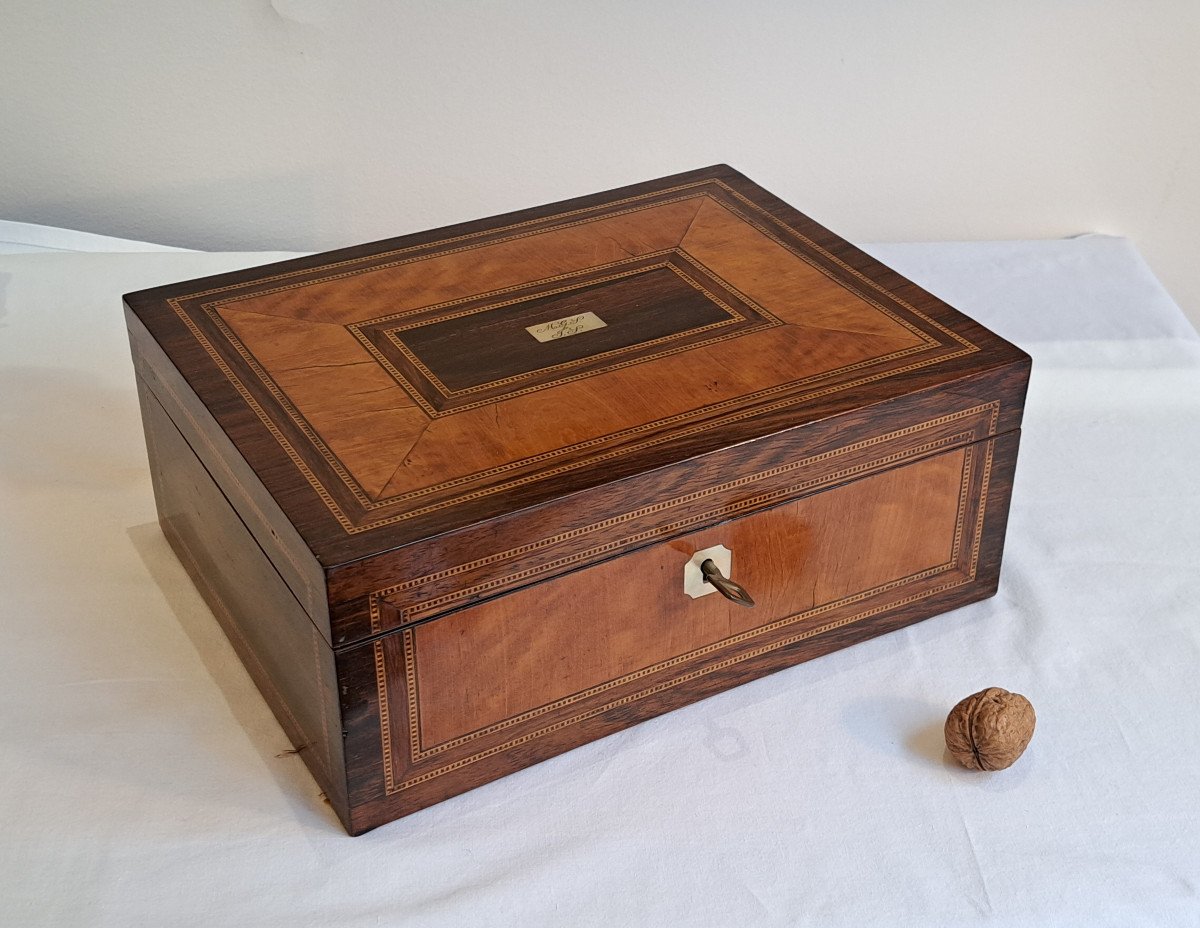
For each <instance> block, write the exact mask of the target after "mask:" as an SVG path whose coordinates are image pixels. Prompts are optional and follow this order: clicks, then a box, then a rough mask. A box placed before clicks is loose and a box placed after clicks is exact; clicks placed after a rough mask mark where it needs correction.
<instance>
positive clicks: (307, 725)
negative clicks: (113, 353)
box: [138, 378, 349, 822]
mask: <svg viewBox="0 0 1200 928" xmlns="http://www.w3.org/2000/svg"><path fill="white" fill-rule="evenodd" d="M138 391H139V394H140V398H141V404H142V421H143V424H144V426H145V432H146V445H147V449H148V451H149V456H150V471H151V475H152V478H153V482H154V495H155V501H156V503H157V506H158V513H159V522H160V525H161V526H162V530H163V534H164V535H165V536H166V537H167V540H168V541H169V542H170V544H171V547H172V548H173V549H174V550H175V552H176V554H177V555H178V556H179V559H180V560H181V561H182V562H183V565H184V567H185V568H186V569H187V571H188V574H189V575H190V576H191V578H192V580H193V582H194V583H195V584H196V587H197V589H198V590H199V591H200V593H201V594H202V595H203V597H204V599H205V601H206V602H207V603H208V605H209V606H210V607H211V608H212V610H213V612H214V614H215V615H216V617H217V620H218V621H219V622H220V624H221V627H222V628H223V629H224V631H225V633H226V635H227V636H228V637H229V640H230V642H231V644H232V645H233V648H234V650H235V651H236V652H237V654H238V656H239V657H240V658H241V660H242V663H243V664H244V665H245V667H246V669H247V671H248V672H249V674H250V676H251V678H252V679H253V680H254V682H255V684H256V685H257V686H258V688H259V691H260V692H261V693H262V695H263V698H264V699H265V700H266V701H267V704H268V705H269V706H270V707H271V711H272V712H274V714H275V717H276V718H277V719H278V720H279V724H280V725H281V726H282V727H283V730H284V731H285V732H286V734H287V736H288V738H289V739H290V740H291V742H292V744H293V746H294V747H295V748H296V749H297V750H298V751H299V752H300V756H301V757H302V758H303V759H304V762H305V764H307V766H308V768H309V770H310V771H311V772H312V775H313V777H314V778H315V779H316V781H317V783H318V784H319V785H320V786H321V788H322V789H323V790H324V791H325V795H326V797H328V799H329V801H330V803H331V804H332V806H333V808H334V809H335V811H336V812H337V814H338V816H339V817H340V818H341V819H342V821H343V822H348V821H349V819H348V804H347V794H346V778H345V764H344V760H343V745H342V736H341V732H342V726H341V716H340V711H339V703H338V697H337V682H336V678H335V675H334V674H335V668H334V659H333V652H332V650H331V648H330V647H329V645H328V643H327V642H326V641H325V640H324V639H323V638H322V637H321V636H320V635H319V634H318V633H317V630H316V628H315V627H314V625H313V623H312V622H311V620H310V619H309V617H308V614H307V613H306V612H305V610H304V608H303V607H302V606H301V605H300V603H299V602H298V601H297V599H296V597H295V596H294V595H293V593H292V591H291V590H290V589H289V588H288V586H287V584H286V583H284V581H283V580H282V578H281V577H280V575H279V573H278V572H277V571H276V570H275V568H274V567H273V566H272V564H271V562H270V560H268V558H267V557H266V555H265V554H263V552H262V549H261V548H260V547H259V546H258V544H257V543H256V542H255V540H254V538H253V537H252V536H251V535H250V533H249V532H248V531H247V530H246V527H245V525H244V524H243V522H242V521H241V519H239V517H238V515H237V513H235V512H234V510H233V508H232V507H231V506H230V505H229V501H228V500H227V499H226V498H225V496H224V495H223V494H222V493H221V490H220V489H219V488H218V487H217V486H216V484H215V483H214V482H213V480H212V478H211V476H210V475H209V473H208V471H207V470H206V469H205V468H204V466H203V464H202V463H201V462H200V460H199V459H198V458H197V457H196V455H195V454H194V453H193V452H192V450H191V448H190V447H189V446H188V444H187V442H186V441H185V440H184V439H183V436H182V435H181V434H180V432H179V430H178V429H176V427H175V425H174V423H173V422H172V421H171V419H170V417H169V416H168V415H167V413H166V411H165V410H164V409H163V407H162V405H161V404H160V403H159V402H158V400H157V399H156V398H155V397H154V395H153V394H152V393H151V391H150V389H149V387H147V386H146V384H145V383H144V382H143V381H142V380H141V379H140V378H139V380H138Z"/></svg>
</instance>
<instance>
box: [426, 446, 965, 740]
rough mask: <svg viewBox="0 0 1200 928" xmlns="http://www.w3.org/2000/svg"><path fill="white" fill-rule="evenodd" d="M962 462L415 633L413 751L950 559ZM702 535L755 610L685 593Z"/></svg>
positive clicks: (947, 458) (888, 477)
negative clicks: (686, 572)
mask: <svg viewBox="0 0 1200 928" xmlns="http://www.w3.org/2000/svg"><path fill="white" fill-rule="evenodd" d="M965 461H966V451H965V450H963V449H959V450H957V451H953V452H950V453H948V454H942V455H938V456H936V457H933V458H929V459H926V460H924V461H920V462H917V463H914V464H910V465H909V466H907V467H902V468H897V469H895V470H892V471H886V472H884V473H881V474H877V475H875V476H873V477H868V478H866V479H864V480H860V481H857V482H855V483H851V484H848V485H845V486H842V487H839V488H836V489H833V490H829V491H828V492H825V493H818V494H816V495H815V496H812V497H809V498H806V499H801V500H798V501H796V502H792V503H788V504H786V505H783V506H779V507H776V508H774V509H769V510H767V511H765V512H762V513H759V514H758V515H754V516H749V517H747V518H745V519H740V520H737V521H734V522H731V523H729V524H727V525H725V526H722V527H720V528H717V529H711V530H708V531H707V532H704V533H702V534H701V536H699V537H690V536H688V537H684V538H681V539H679V540H677V541H675V542H671V543H669V544H665V545H658V546H655V547H653V548H649V549H646V550H643V551H640V552H637V553H635V554H631V555H628V556H626V557H622V558H617V559H614V560H611V561H608V562H606V563H604V564H600V565H597V566H595V567H592V568H588V569H586V570H581V571H577V572H575V573H573V574H568V575H567V576H565V577H563V578H560V579H559V580H557V581H555V582H553V583H548V584H539V585H535V586H532V587H529V588H526V589H524V590H521V591H518V592H516V593H513V594H510V595H508V596H504V597H501V598H500V599H497V600H494V601H492V602H490V603H486V604H483V605H480V606H476V607H473V608H469V609H464V610H462V611H460V612H457V613H454V614H452V615H449V616H446V617H444V618H442V619H438V620H436V621H432V622H428V623H426V624H424V625H420V626H418V627H417V628H416V629H414V631H413V633H412V637H413V647H414V655H413V660H414V666H415V672H416V685H417V691H418V693H419V694H420V697H419V699H418V703H417V709H418V714H419V718H420V725H419V736H420V747H421V750H422V751H429V750H431V749H434V748H436V746H438V745H440V744H443V743H445V742H447V741H450V740H452V739H454V738H457V737H459V736H462V735H465V734H467V733H468V732H473V731H477V730H480V729H485V728H486V727H487V726H489V725H492V724H494V723H496V722H500V721H502V720H504V719H508V718H511V717H513V716H516V715H520V714H523V713H526V712H529V711H530V710H533V709H536V708H538V707H540V706H545V705H548V704H550V703H554V702H556V701H558V700H562V699H564V698H567V697H570V696H572V695H573V694H578V693H584V692H587V691H588V690H590V689H593V688H594V687H596V686H599V685H601V684H604V683H605V682H607V681H610V680H618V679H622V678H625V677H627V676H629V675H630V674H634V673H637V672H639V671H642V670H644V669H645V668H646V667H649V666H652V665H654V664H658V663H661V662H662V661H667V660H670V659H671V658H674V657H677V656H679V655H684V654H688V653H690V652H693V651H697V650H699V649H702V648H705V647H708V646H711V645H713V644H715V643H716V642H718V641H720V640H722V639H724V638H729V637H731V636H734V635H739V634H742V633H745V632H749V631H751V630H753V629H755V628H758V627H760V626H762V625H767V624H769V623H771V622H774V621H777V620H778V619H780V618H781V617H783V616H786V615H790V614H792V613H796V612H805V611H808V610H811V609H814V608H818V607H820V606H825V605H827V604H829V603H831V602H835V601H837V600H841V599H845V598H846V597H849V596H853V595H854V594H856V593H861V592H862V591H864V590H870V589H873V588H875V587H879V586H882V585H884V584H887V583H890V582H893V581H895V580H899V579H901V578H903V577H908V576H912V575H915V574H919V573H921V572H922V571H925V570H929V569H931V568H937V567H940V566H942V565H945V564H948V563H951V562H952V561H953V560H954V557H955V550H954V548H955V544H956V530H957V529H958V528H959V526H958V525H957V518H956V517H957V513H958V510H959V504H960V493H959V492H958V491H959V488H960V485H961V484H962V483H963V479H964V471H965V468H964V464H965ZM710 538H719V539H720V543H722V544H724V545H725V546H726V547H728V548H729V549H730V550H732V551H733V576H734V578H735V579H736V580H737V581H738V582H739V583H741V584H743V585H744V586H745V587H746V588H747V589H748V590H750V591H751V594H752V595H753V596H754V597H755V599H756V600H757V603H758V604H757V605H756V606H755V607H754V608H752V609H747V608H743V607H738V606H735V605H732V604H730V603H729V602H728V601H726V600H725V599H723V598H722V597H721V596H719V595H712V596H705V597H702V598H700V599H691V598H689V597H688V596H686V595H684V593H683V584H682V575H683V565H684V563H686V562H687V560H688V559H689V558H690V556H691V554H692V552H693V551H695V550H698V549H699V548H702V547H705V546H707V545H706V544H705V542H706V541H707V540H708V539H710ZM959 540H960V539H959Z"/></svg>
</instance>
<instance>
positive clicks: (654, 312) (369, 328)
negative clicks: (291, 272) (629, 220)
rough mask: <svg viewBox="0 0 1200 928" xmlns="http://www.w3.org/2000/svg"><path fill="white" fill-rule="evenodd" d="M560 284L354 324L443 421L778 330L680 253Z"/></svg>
mask: <svg viewBox="0 0 1200 928" xmlns="http://www.w3.org/2000/svg"><path fill="white" fill-rule="evenodd" d="M552 283H553V285H552V286H547V285H546V284H544V283H540V284H537V285H534V286H531V287H516V288H507V289H504V290H501V291H498V292H496V293H492V294H485V295H483V296H481V297H479V298H477V299H472V300H467V301H465V302H462V303H460V304H456V305H455V307H454V308H453V310H452V311H446V310H442V309H439V310H435V311H432V312H425V313H413V312H406V313H395V314H392V315H388V316H384V317H381V318H379V319H372V320H369V321H367V322H363V323H355V324H353V325H351V326H349V327H348V328H349V330H350V331H352V332H353V333H354V334H355V335H356V336H357V337H358V338H359V339H360V340H361V341H362V342H363V344H364V345H365V346H367V347H368V349H369V350H370V351H371V352H372V354H373V355H374V356H375V357H376V358H377V359H378V360H379V362H380V364H382V365H383V366H384V368H385V369H386V370H387V371H389V372H390V373H391V374H392V375H393V377H395V379H396V382H397V383H398V384H399V385H401V386H402V387H403V388H404V389H405V390H407V391H408V392H409V394H410V395H411V396H412V397H413V399H415V400H417V402H419V403H420V404H421V405H422V406H423V407H424V408H425V409H426V411H427V412H428V413H429V414H430V415H431V416H434V417H437V416H439V415H448V414H450V413H451V412H453V411H454V410H461V409H463V408H465V407H467V406H478V405H481V404H485V403H490V402H495V401H497V400H499V399H502V398H504V397H507V396H514V395H518V394H520V393H523V392H527V391H528V389H530V388H531V387H533V386H537V387H541V388H544V387H549V386H552V385H554V384H557V383H565V382H567V381H569V380H575V379H579V378H580V377H583V376H586V375H594V374H596V373H599V372H601V371H607V370H615V369H617V368H620V367H623V366H626V365H629V364H633V363H638V362H642V361H647V360H650V359H653V358H657V357H662V356H664V355H666V354H671V353H675V352H680V351H686V350H688V349H689V348H692V347H695V346H696V345H699V344H701V343H704V342H707V341H712V340H714V339H719V338H728V337H730V336H732V335H735V334H745V333H746V332H748V331H752V330H754V329H761V328H764V327H767V326H773V325H780V322H779V320H778V319H775V318H774V317H773V316H772V315H771V314H770V313H768V312H767V311H766V310H764V309H762V308H761V307H758V306H755V305H754V304H753V303H751V302H749V301H748V300H746V299H744V298H743V297H741V296H739V295H738V294H737V293H735V292H733V291H731V290H729V289H728V288H727V287H725V286H724V285H723V283H722V282H721V281H720V279H719V278H716V277H714V276H713V275H712V274H710V273H709V272H708V271H707V270H706V269H705V268H704V267H702V266H700V265H699V264H696V263H695V262H693V261H691V260H690V259H689V258H688V257H687V255H685V254H683V253H682V252H681V251H679V250H678V249H672V250H671V251H667V252H659V253H655V254H652V255H648V256H646V257H643V258H630V259H625V260H623V261H617V262H614V263H612V264H606V265H602V266H601V267H599V268H595V269H592V270H588V271H585V272H581V273H578V274H566V275H562V277H560V278H558V279H556V280H555V281H553V282H552ZM577 320H582V322H577V324H574V325H571V323H572V322H573V321H577ZM531 331H533V332H539V335H538V336H537V337H535V335H533V334H531ZM564 333H569V334H570V335H571V336H573V337H571V338H569V339H568V338H563V337H561V336H562V335H563V334H564ZM554 336H560V337H554ZM464 358H470V359H471V363H470V364H464V363H463V359H464Z"/></svg>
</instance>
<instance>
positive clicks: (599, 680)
mask: <svg viewBox="0 0 1200 928" xmlns="http://www.w3.org/2000/svg"><path fill="white" fill-rule="evenodd" d="M584 317H585V318H586V319H588V320H589V324H588V325H586V326H576V325H575V324H574V323H573V322H572V320H579V319H580V318H584ZM126 318H127V324H128V328H129V335H130V343H131V346H132V350H133V355H134V364H135V368H136V371H137V374H138V378H139V389H140V392H141V396H142V405H143V416H144V421H145V424H146V434H147V443H148V447H149V452H150V459H151V470H152V473H153V475H154V483H155V493H156V496H157V498H158V504H159V511H160V516H161V521H162V524H163V529H164V532H165V533H166V534H167V537H168V538H169V539H170V541H171V543H172V545H173V546H174V547H175V549H176V551H177V552H178V553H179V556H180V558H181V559H182V560H183V561H184V563H185V565H186V566H187V567H188V570H189V572H190V573H191V575H192V576H193V579H194V580H195V581H196V583H197V586H198V587H199V588H200V590H201V592H202V593H203V594H204V596H205V598H206V599H207V600H208V602H209V603H210V605H212V607H213V609H214V611H215V612H216V613H217V616H218V619H219V621H220V622H221V623H222V625H223V627H224V628H225V629H226V631H227V632H228V634H229V636H230V638H231V640H232V641H233V643H234V646H235V648H236V649H237V650H238V653H239V655H240V656H241V657H242V659H243V660H244V661H245V662H246V665H247V667H248V669H249V670H250V672H251V674H252V676H253V677H254V679H255V681H256V682H257V683H258V685H259V687H260V689H261V690H262V692H263V694H264V697H265V698H266V700H267V702H268V704H269V705H270V706H271V708H272V710H273V711H274V712H275V714H276V716H277V717H278V718H279V720H280V723H281V724H282V725H283V726H284V729H285V730H286V731H287V733H288V735H289V737H290V738H292V740H293V744H295V745H296V746H297V747H298V748H299V749H300V750H301V751H302V753H303V754H304V755H305V760H306V761H307V762H308V764H309V767H310V769H311V770H312V771H313V774H314V776H315V777H316V778H317V780H318V782H319V783H320V784H321V785H322V788H323V789H324V790H325V792H326V794H327V795H328V796H329V798H330V801H331V802H332V804H333V806H334V808H335V809H336V810H337V812H338V815H339V816H340V817H341V819H342V821H343V822H344V824H345V825H346V827H347V829H348V830H349V831H351V832H352V833H361V832H362V831H364V830H367V829H369V828H373V827H375V826H377V825H379V824H382V823H384V822H386V821H390V820H391V819H394V818H397V817H399V816H402V815H406V814H408V813H410V812H413V811H415V810H417V809H420V808H423V807H425V806H428V805H430V804H431V803H434V802H438V801H440V800H441V799H444V798H446V797H448V796H452V795H454V794H456V793H460V792H462V791H464V790H466V789H470V788H472V787H473V786H477V785H479V784H481V783H484V782H487V781H488V780H492V779H495V778H496V777H499V776H502V775H504V774H506V773H508V772H511V771H513V770H517V769H520V768H521V767H524V766H527V765H529V764H531V763H535V762H537V761H539V760H542V759H544V758H546V757H550V756H553V755H554V754H557V753H560V752H561V751H564V750H567V749H569V748H571V747H574V746H576V745H578V744H581V743H584V742H586V741H589V740H592V739H594V738H598V737H602V736H603V735H605V734H608V733H610V732H613V731H616V730H618V729H620V728H623V727H625V726H627V725H631V724H634V723H635V722H637V721H640V720H642V719H645V718H649V717H651V716H653V715H657V714H660V713H662V712H666V711H668V710H670V709H673V708H675V707H677V706H680V705H684V704H686V703H688V702H692V701H694V700H696V699H700V698H703V697H704V696H707V695H709V694H711V693H715V692H718V691H720V690H722V689H725V688H727V687H730V686H734V685H736V684H738V683H741V682H744V681H745V680H749V679H752V678H754V677H756V676H760V675H762V674H765V673H770V672H773V671H776V670H779V669H781V668H783V667H787V666H790V665H792V664H795V663H798V662H801V661H804V660H808V659H810V658H812V657H815V656H818V655H820V654H823V653H826V652H828V651H830V650H833V649H835V648H839V647H844V646H846V645H849V644H853V643H854V642H856V641H860V640H863V639H865V638H869V637H872V636H874V635H878V634H883V633H885V632H887V631H890V630H892V629H895V628H899V627H901V626H903V625H906V624H908V623H911V622H915V621H918V620H920V619H923V618H927V617H929V616H932V615H935V614H937V613H938V612H942V611H945V610H948V609H953V608H955V607H957V606H960V605H963V604H965V603H969V602H973V601H975V600H977V599H981V598H983V597H985V596H988V595H990V594H991V593H993V592H994V591H995V589H996V584H997V582H998V577H999V569H1000V560H1001V553H1002V549H1003V541H1004V533H1005V527H1006V522H1007V514H1008V503H1009V495H1010V493H1011V487H1012V479H1013V473H1014V468H1015V464H1016V453H1017V445H1018V441H1019V427H1020V423H1021V417H1022V412H1023V407H1024V401H1025V391H1026V387H1027V383H1028V378H1029V368H1030V361H1029V357H1028V356H1027V355H1026V354H1025V353H1024V352H1022V351H1020V350H1019V349H1017V348H1015V347H1014V346H1012V345H1010V344H1008V343H1007V342H1005V341H1003V340H1002V339H999V338H998V337H996V336H995V335H993V334H992V333H990V332H988V331H987V330H986V329H984V328H982V327H981V326H979V325H978V324H977V323H975V322H973V321H972V320H970V319H968V318H967V317H965V316H963V315H961V314H960V313H958V312H957V311H955V310H954V309H952V308H951V307H949V306H947V305H946V304H944V303H942V302H941V301H939V300H937V299H936V298H934V297H933V296H931V295H930V294H928V293H926V292H924V291H923V290H921V289H920V288H918V287H916V286H915V285H914V284H912V283H911V282H909V281H907V280H905V279H904V278H902V277H900V276H899V275H897V274H896V273H894V272H893V271H890V270H888V269H887V268H885V267H883V266H881V265H879V264H878V263H877V262H875V261H873V260H872V259H871V258H869V257H868V256H866V255H865V254H863V253H862V252H861V251H859V250H857V249H855V248H854V247H853V246H851V245H849V244H848V243H847V242H845V241H844V240H842V239H840V238H838V237H837V236H835V235H833V234H832V233H830V232H829V231H827V230H825V229H823V228H822V227H821V226H819V225H817V224H816V223H814V222H813V221H812V220H810V219H808V218H807V217H805V216H803V215H802V214H800V213H798V212H797V211H795V210H794V209H792V208H791V207H790V206H788V205H787V204H784V203H782V202H781V201H780V200H778V199H777V198H775V197H774V196H772V195H771V194H770V193H768V192H767V191H765V190H762V188H760V187H758V186H757V185H755V184H754V183H753V182H751V181H749V180H748V179H746V178H745V177H743V176H742V175H741V174H738V173H737V172H736V171H734V170H732V169H731V168H728V167H726V166H723V165H719V166H716V167H712V168H705V169H702V170H699V171H692V172H688V173H686V174H680V175H675V176H672V177H667V178H661V179H659V180H656V181H649V182H647V183H644V184H638V185H634V186H632V187H627V188H622V189H620V190H615V191H608V192H606V193H601V194H595V195H592V196H588V197H581V198H578V199H575V200H570V201H565V202H562V203H557V204H550V205H547V206H543V207H537V208H535V209H531V210H524V211H521V212H518V213H511V214H507V215H504V216H498V217H494V218H491V219H484V220H478V221H476V222H472V223H465V224H462V225H459V226H453V227H448V228H445V229H440V230H433V231H430V232H425V233H419V234H416V235H408V236H404V237H401V238H398V239H392V240H388V241H385V242H378V243H374V244H369V245H363V246H358V247H356V248H352V249H346V250H344V251H341V252H334V253H329V254H325V255H318V256H312V257H308V258H302V259H298V260H295V261H289V262H283V263H281V264H278V265H271V266H268V267H265V268H255V269H248V270H244V271H237V272H234V273H230V274H224V275H220V276H217V277H213V278H207V279H204V280H199V281H189V282H184V283H181V284H172V285H169V286H165V287H159V288H155V289H152V290H147V291H141V292H139V293H134V294H129V295H127V297H126ZM564 321H565V322H566V325H565V326H564V325H563V324H564ZM556 326H557V327H559V328H558V331H559V332H560V333H568V332H569V334H564V337H561V338H550V339H545V340H543V339H541V338H538V337H534V334H532V333H531V331H530V330H531V329H532V330H534V331H538V332H541V331H543V330H544V329H545V328H546V327H551V328H553V327H556ZM717 544H723V545H725V546H726V547H728V548H730V549H731V550H733V552H734V568H733V571H732V575H733V577H734V579H735V580H737V581H738V582H740V583H742V584H744V585H745V586H746V587H747V588H749V589H750V591H751V593H752V595H753V596H754V597H755V599H756V600H757V603H758V604H757V605H756V606H755V607H754V608H752V609H744V608H741V607H735V606H732V605H730V604H729V603H728V602H726V601H725V600H724V599H722V598H721V597H720V596H719V595H713V596H707V597H702V598H700V599H695V600H693V599H691V598H689V597H687V596H686V595H685V594H684V593H683V589H682V583H683V581H682V569H683V565H684V564H685V563H686V562H687V561H688V560H689V559H690V558H691V556H692V555H693V553H694V552H695V551H697V550H699V549H702V548H705V547H710V546H713V545H717Z"/></svg>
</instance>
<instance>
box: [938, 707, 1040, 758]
mask: <svg viewBox="0 0 1200 928" xmlns="http://www.w3.org/2000/svg"><path fill="white" fill-rule="evenodd" d="M1035 724H1037V716H1036V715H1034V712H1033V706H1032V705H1030V702H1029V700H1028V699H1026V698H1025V697H1024V696H1022V695H1021V694H1020V693H1010V692H1009V691H1008V690H1002V689H1000V687H998V686H989V687H988V688H987V689H986V690H981V691H980V692H978V693H976V694H975V695H973V696H968V697H967V698H966V699H964V700H963V701H962V702H960V703H959V704H958V705H957V706H955V707H954V708H953V709H951V710H950V714H949V715H948V716H947V717H946V747H947V748H949V749H950V754H951V755H952V756H953V757H954V759H955V760H956V761H958V762H959V763H960V764H962V765H963V766H964V767H966V768H967V769H969V770H1003V769H1004V768H1005V767H1010V766H1012V764H1014V763H1015V762H1016V760H1017V758H1018V757H1020V756H1021V755H1022V754H1023V753H1024V752H1025V748H1026V746H1027V745H1028V744H1029V739H1030V738H1032V737H1033V728H1034V725H1035Z"/></svg>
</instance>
